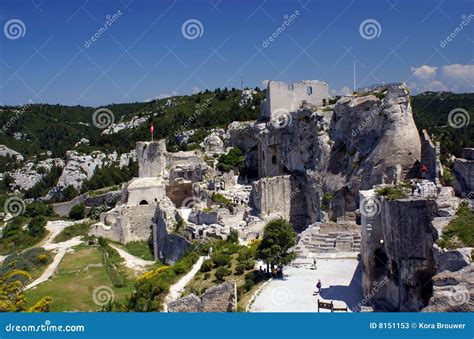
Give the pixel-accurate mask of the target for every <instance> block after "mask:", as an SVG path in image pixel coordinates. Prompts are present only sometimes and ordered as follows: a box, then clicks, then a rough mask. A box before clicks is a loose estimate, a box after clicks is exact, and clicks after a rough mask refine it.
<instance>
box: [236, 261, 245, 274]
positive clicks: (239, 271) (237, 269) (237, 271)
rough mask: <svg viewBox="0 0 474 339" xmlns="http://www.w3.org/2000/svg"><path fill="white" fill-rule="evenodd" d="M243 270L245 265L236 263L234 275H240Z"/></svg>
mask: <svg viewBox="0 0 474 339" xmlns="http://www.w3.org/2000/svg"><path fill="white" fill-rule="evenodd" d="M244 272H245V265H244V264H238V265H237V266H235V275H241V274H243V273H244Z"/></svg>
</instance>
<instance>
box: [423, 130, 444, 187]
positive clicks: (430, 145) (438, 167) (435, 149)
mask: <svg viewBox="0 0 474 339" xmlns="http://www.w3.org/2000/svg"><path fill="white" fill-rule="evenodd" d="M439 159H440V145H439V142H436V143H434V142H433V141H431V138H430V136H429V134H428V132H427V131H426V130H423V132H422V134H421V164H425V165H426V167H427V169H428V171H427V176H426V179H429V180H432V181H433V182H435V183H436V184H437V185H440V184H441V182H440V179H441V178H442V177H443V165H442V164H441V161H440V160H439Z"/></svg>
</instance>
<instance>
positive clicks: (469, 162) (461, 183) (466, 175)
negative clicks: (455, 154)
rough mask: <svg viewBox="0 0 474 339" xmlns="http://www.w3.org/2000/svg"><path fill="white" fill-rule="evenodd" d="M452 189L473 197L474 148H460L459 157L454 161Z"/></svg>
mask: <svg viewBox="0 0 474 339" xmlns="http://www.w3.org/2000/svg"><path fill="white" fill-rule="evenodd" d="M453 174H454V185H453V186H454V190H455V191H456V194H458V195H464V196H465V197H469V199H472V198H473V197H474V193H473V192H474V148H464V149H462V150H461V158H457V159H456V160H455V161H454V167H453Z"/></svg>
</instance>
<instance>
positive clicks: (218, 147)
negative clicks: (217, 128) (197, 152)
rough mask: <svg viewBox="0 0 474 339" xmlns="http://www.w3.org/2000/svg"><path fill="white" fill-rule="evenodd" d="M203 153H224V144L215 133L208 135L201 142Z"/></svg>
mask: <svg viewBox="0 0 474 339" xmlns="http://www.w3.org/2000/svg"><path fill="white" fill-rule="evenodd" d="M203 147H204V153H208V154H219V153H223V152H225V147H224V142H223V141H222V139H221V138H220V137H219V135H218V134H217V133H211V134H209V135H208V136H207V137H206V138H205V139H204V141H203Z"/></svg>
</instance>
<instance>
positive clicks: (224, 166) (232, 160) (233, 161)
mask: <svg viewBox="0 0 474 339" xmlns="http://www.w3.org/2000/svg"><path fill="white" fill-rule="evenodd" d="M243 162H244V156H243V155H242V151H241V150H240V149H238V148H235V147H234V148H231V149H230V150H229V152H228V153H226V154H222V155H221V156H220V157H219V159H218V164H217V168H218V169H219V170H220V171H223V172H229V171H230V170H232V169H234V168H237V167H239V166H241V165H242V164H243Z"/></svg>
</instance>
